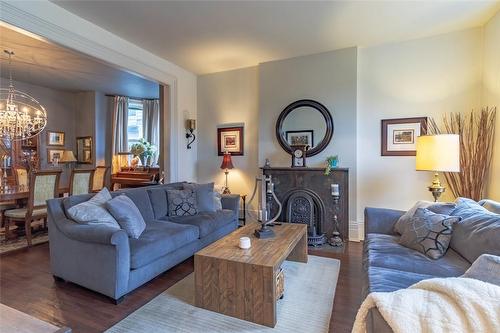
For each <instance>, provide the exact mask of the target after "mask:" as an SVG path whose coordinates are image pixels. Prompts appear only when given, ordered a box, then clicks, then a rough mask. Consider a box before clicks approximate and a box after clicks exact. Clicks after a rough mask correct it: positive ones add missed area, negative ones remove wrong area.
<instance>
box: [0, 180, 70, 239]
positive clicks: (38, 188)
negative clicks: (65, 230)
mask: <svg viewBox="0 0 500 333" xmlns="http://www.w3.org/2000/svg"><path fill="white" fill-rule="evenodd" d="M60 176H61V171H60V170H50V171H37V172H33V173H32V174H31V176H30V182H29V183H30V184H32V186H30V187H29V196H28V205H27V206H26V207H24V208H17V209H9V210H7V211H5V237H6V239H8V236H9V227H10V223H11V222H17V221H24V225H25V231H26V240H27V241H28V246H31V244H32V242H31V238H32V237H31V223H32V222H33V221H37V220H42V219H43V221H44V223H46V221H47V203H46V201H47V200H49V199H54V198H57V197H58V187H59V178H60Z"/></svg>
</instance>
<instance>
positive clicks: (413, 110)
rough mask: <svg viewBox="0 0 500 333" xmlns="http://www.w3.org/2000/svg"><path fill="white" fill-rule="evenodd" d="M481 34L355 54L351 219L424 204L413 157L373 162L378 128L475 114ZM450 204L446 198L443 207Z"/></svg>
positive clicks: (425, 181) (425, 175)
mask: <svg viewBox="0 0 500 333" xmlns="http://www.w3.org/2000/svg"><path fill="white" fill-rule="evenodd" d="M481 55H482V50H481V29H480V28H477V29H470V30H466V31H460V32H455V33H450V34H446V35H441V36H436V37H432V38H425V39H418V40H413V41H408V42H404V43H396V44H387V45H381V46H376V47H370V48H362V49H360V50H359V58H358V62H359V66H358V124H357V125H358V142H357V144H358V202H357V206H358V219H359V222H360V223H361V222H362V218H363V214H362V213H363V210H364V208H365V207H366V206H375V207H388V208H396V209H408V208H409V207H411V206H412V205H413V204H414V203H415V201H417V200H422V199H426V200H431V199H432V196H431V194H430V193H429V192H428V191H427V188H426V186H428V185H429V184H430V182H431V177H432V175H431V174H430V173H429V172H422V171H415V157H413V156H412V157H399V156H380V131H381V130H380V120H381V119H384V118H405V117H418V116H431V117H434V118H435V119H436V120H440V119H441V116H442V115H443V114H444V113H449V112H452V111H453V112H458V111H460V112H462V111H463V112H465V111H469V110H471V109H472V108H474V109H476V108H477V107H478V106H480V104H481V103H480V99H481V77H482V72H481ZM446 198H448V199H449V198H450V195H449V193H448V195H447V196H445V197H444V199H446Z"/></svg>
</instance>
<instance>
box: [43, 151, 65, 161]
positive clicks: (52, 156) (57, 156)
mask: <svg viewBox="0 0 500 333" xmlns="http://www.w3.org/2000/svg"><path fill="white" fill-rule="evenodd" d="M63 153H64V149H58V148H55V149H53V148H47V163H52V164H56V165H57V164H58V163H61V158H62V156H63Z"/></svg>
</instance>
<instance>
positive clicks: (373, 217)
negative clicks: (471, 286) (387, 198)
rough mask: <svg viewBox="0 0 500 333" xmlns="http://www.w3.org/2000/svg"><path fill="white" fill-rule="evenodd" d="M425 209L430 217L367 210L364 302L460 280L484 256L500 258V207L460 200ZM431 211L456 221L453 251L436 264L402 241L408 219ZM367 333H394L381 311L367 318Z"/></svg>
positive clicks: (390, 210) (372, 313)
mask: <svg viewBox="0 0 500 333" xmlns="http://www.w3.org/2000/svg"><path fill="white" fill-rule="evenodd" d="M424 206H425V205H424ZM426 206H427V207H426V208H425V212H424V211H422V209H423V208H421V210H420V211H419V210H418V209H416V208H415V209H414V210H413V211H408V212H407V213H405V212H404V211H398V210H392V209H381V208H366V209H365V241H364V253H363V271H364V282H363V289H362V294H363V295H362V296H363V299H364V298H365V297H366V296H367V295H368V294H369V293H371V292H391V291H395V290H398V289H403V288H407V287H409V286H410V285H412V284H414V283H417V282H418V281H421V280H425V279H430V278H435V277H458V276H461V275H463V274H464V273H465V272H466V270H467V269H469V267H470V266H471V265H472V263H473V262H474V261H475V260H476V259H477V258H478V257H479V256H480V255H481V254H484V253H487V254H493V255H497V256H498V255H500V215H499V214H500V203H497V202H494V201H491V200H483V201H480V202H479V203H477V202H475V201H473V200H470V199H465V198H458V199H457V201H456V203H454V204H444V205H439V204H438V205H430V206H429V205H426ZM417 211H418V212H417ZM429 211H431V212H434V213H435V214H441V215H444V216H446V217H447V218H448V219H451V221H452V224H451V230H452V232H451V239H450V242H449V247H448V248H447V249H446V248H443V249H441V251H442V253H441V256H440V258H438V259H432V258H431V257H430V256H429V253H427V255H426V254H425V253H426V252H425V251H424V253H423V252H421V251H417V250H415V249H413V248H410V247H408V244H405V241H404V240H402V238H403V236H404V234H405V230H402V228H403V227H404V222H405V221H404V219H405V217H411V216H409V215H412V214H416V215H418V213H420V214H422V213H428V214H432V213H429ZM405 214H406V215H405ZM404 215H405V216H404ZM403 216H404V217H403ZM433 216H434V215H433ZM402 217H403V218H402ZM402 222H403V223H402ZM401 232H402V233H403V235H401V234H400V233H401ZM403 244H405V245H403ZM445 245H447V244H445ZM367 332H377V333H385V332H392V330H391V328H390V327H389V325H388V324H387V322H386V321H385V320H384V319H383V317H382V316H381V314H380V312H379V311H378V310H377V309H376V308H374V309H371V310H370V313H369V314H368V317H367Z"/></svg>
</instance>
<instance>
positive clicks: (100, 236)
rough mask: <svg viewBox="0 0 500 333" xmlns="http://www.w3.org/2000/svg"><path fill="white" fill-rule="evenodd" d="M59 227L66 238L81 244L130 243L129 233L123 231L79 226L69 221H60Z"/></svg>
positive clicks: (94, 226)
mask: <svg viewBox="0 0 500 333" xmlns="http://www.w3.org/2000/svg"><path fill="white" fill-rule="evenodd" d="M58 225H59V226H60V228H59V229H60V230H61V232H62V233H63V234H64V235H65V236H66V237H68V238H71V239H73V240H77V241H80V242H86V243H97V244H105V245H120V244H121V243H124V242H128V236H127V233H126V232H125V231H124V230H122V229H114V228H110V227H103V226H96V225H89V224H78V223H75V222H73V221H71V220H68V219H64V220H62V221H61V220H60V221H58Z"/></svg>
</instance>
